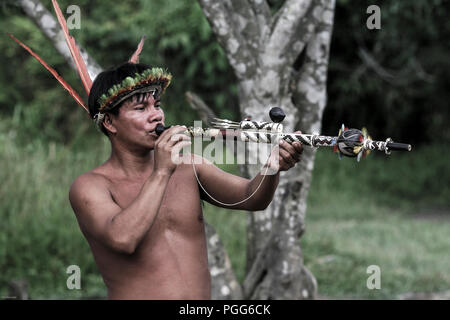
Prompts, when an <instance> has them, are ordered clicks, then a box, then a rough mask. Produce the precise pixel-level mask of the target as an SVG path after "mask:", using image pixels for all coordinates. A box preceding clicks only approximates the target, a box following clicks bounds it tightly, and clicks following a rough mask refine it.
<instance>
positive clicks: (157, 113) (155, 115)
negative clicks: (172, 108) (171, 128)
mask: <svg viewBox="0 0 450 320" xmlns="http://www.w3.org/2000/svg"><path fill="white" fill-rule="evenodd" d="M162 119H163V114H162V111H161V110H152V111H151V112H150V113H149V116H148V122H159V121H161V120H162Z"/></svg>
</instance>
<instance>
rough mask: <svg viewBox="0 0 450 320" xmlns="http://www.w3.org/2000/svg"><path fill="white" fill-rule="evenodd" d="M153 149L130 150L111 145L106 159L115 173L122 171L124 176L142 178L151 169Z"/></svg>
mask: <svg viewBox="0 0 450 320" xmlns="http://www.w3.org/2000/svg"><path fill="white" fill-rule="evenodd" d="M153 159H154V151H153V150H130V149H125V148H117V147H115V146H114V145H113V146H112V151H111V156H110V158H109V160H108V163H109V164H110V166H111V167H112V168H113V169H114V171H115V172H116V173H118V172H121V173H123V175H124V177H126V178H131V179H133V178H139V177H140V178H142V177H144V176H147V174H149V173H150V172H151V171H152V170H153Z"/></svg>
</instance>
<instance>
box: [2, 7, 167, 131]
mask: <svg viewBox="0 0 450 320" xmlns="http://www.w3.org/2000/svg"><path fill="white" fill-rule="evenodd" d="M52 3H53V8H54V9H55V12H56V16H57V18H58V22H59V24H60V26H61V28H62V30H63V33H64V38H65V39H66V43H67V46H68V47H69V50H70V53H71V55H72V58H73V60H74V62H75V66H76V69H77V71H78V74H79V76H80V78H81V82H82V83H83V86H84V88H85V90H86V93H87V94H88V95H89V93H90V91H91V87H92V79H91V77H90V75H89V72H88V69H87V67H86V63H85V62H84V60H83V57H82V56H81V53H80V50H79V48H78V46H77V44H76V42H75V39H74V38H73V37H72V36H70V34H69V29H68V28H67V24H66V20H65V19H64V16H63V14H62V12H61V9H60V8H59V5H58V2H57V1H56V0H52ZM8 35H9V36H10V37H11V39H13V40H14V41H16V42H17V43H18V44H19V45H21V46H22V47H23V48H24V49H25V50H27V51H28V52H29V53H30V54H31V55H32V56H33V57H34V58H36V59H37V60H38V61H39V62H40V63H41V64H42V65H43V66H44V67H45V68H46V69H47V70H48V71H49V72H50V73H51V74H52V75H53V76H54V77H55V78H56V79H57V80H58V81H59V83H60V84H61V85H62V86H63V88H64V89H66V90H67V91H68V92H69V94H70V95H71V96H72V97H73V98H74V99H75V101H76V102H77V103H78V104H79V105H80V106H81V107H83V108H84V109H85V110H86V111H87V112H88V113H89V109H88V107H87V106H86V104H85V103H84V102H83V99H82V98H81V97H80V95H79V94H78V93H77V92H76V91H75V90H74V89H73V88H72V87H71V86H70V85H69V84H68V83H67V82H66V81H65V80H64V79H63V78H62V77H61V76H60V75H59V74H58V73H57V72H56V70H55V69H53V68H52V67H50V66H49V65H48V64H47V63H46V62H45V61H44V60H43V59H42V58H41V57H39V55H38V54H36V53H35V52H33V50H31V49H30V48H29V47H28V46H26V45H25V44H24V43H22V42H21V41H19V40H18V39H16V38H15V37H14V36H13V35H12V34H9V33H8ZM144 41H145V37H142V39H141V41H140V42H139V45H138V47H137V49H136V51H135V52H134V53H133V55H132V56H131V58H130V59H129V60H128V62H130V63H134V64H137V63H139V55H140V53H141V52H142V48H143V46H144ZM171 79H172V75H171V74H170V73H168V72H167V71H165V70H163V69H161V68H149V69H146V70H145V71H144V72H142V73H141V74H138V73H136V74H135V76H134V77H127V78H125V79H124V80H123V81H122V82H121V83H118V84H116V85H114V86H113V87H112V88H110V89H109V90H108V91H107V92H106V93H105V94H103V95H102V96H101V97H100V99H99V100H98V103H99V106H100V107H99V110H98V113H97V114H95V115H94V116H93V118H94V121H95V122H96V124H97V125H98V126H101V123H102V122H103V118H104V115H105V112H107V111H109V110H112V109H113V108H115V107H116V106H117V105H119V104H120V103H121V102H122V101H124V100H125V99H128V98H129V97H131V96H133V95H134V94H136V93H141V92H155V91H160V92H158V93H163V92H164V91H165V89H166V88H167V87H168V86H169V84H170V81H171Z"/></svg>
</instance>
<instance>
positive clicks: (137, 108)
mask: <svg viewBox="0 0 450 320" xmlns="http://www.w3.org/2000/svg"><path fill="white" fill-rule="evenodd" d="M144 109H145V107H144V106H137V107H134V110H144Z"/></svg>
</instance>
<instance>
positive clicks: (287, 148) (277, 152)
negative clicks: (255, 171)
mask: <svg viewBox="0 0 450 320" xmlns="http://www.w3.org/2000/svg"><path fill="white" fill-rule="evenodd" d="M294 133H295V134H301V133H302V132H301V131H296V132H294ZM302 153H303V145H302V144H301V143H300V142H294V143H292V144H290V143H289V142H286V141H285V140H283V139H282V140H280V144H279V145H278V146H276V147H275V148H274V149H273V151H272V154H271V155H270V158H269V161H268V164H267V165H266V166H268V167H269V170H271V171H272V172H275V173H276V172H279V171H287V170H289V169H290V168H292V167H294V166H295V164H296V163H297V162H299V161H300V160H301V155H302Z"/></svg>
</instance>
